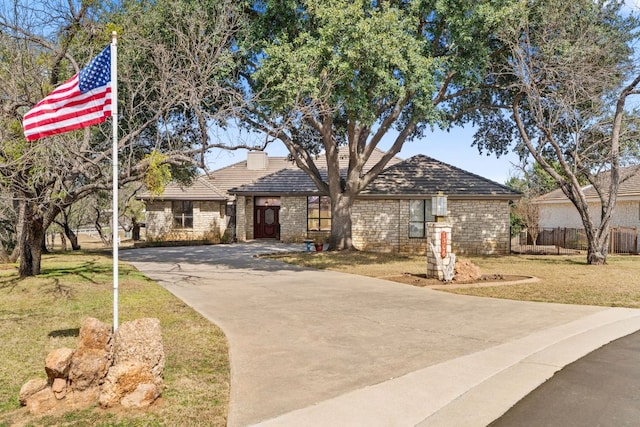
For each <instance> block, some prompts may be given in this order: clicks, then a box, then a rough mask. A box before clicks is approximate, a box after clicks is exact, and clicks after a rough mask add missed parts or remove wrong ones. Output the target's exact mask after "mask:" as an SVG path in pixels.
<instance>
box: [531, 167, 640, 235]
mask: <svg viewBox="0 0 640 427" xmlns="http://www.w3.org/2000/svg"><path fill="white" fill-rule="evenodd" d="M621 176H622V178H623V181H622V182H621V184H620V187H619V189H618V198H617V202H616V208H615V210H614V213H613V216H612V218H611V225H612V226H613V227H630V228H633V227H640V170H638V167H629V168H622V170H621ZM602 179H604V180H608V174H603V176H602ZM605 182H606V181H605ZM605 188H606V187H605ZM582 191H583V192H584V194H585V196H586V198H587V201H588V203H589V212H590V214H591V218H593V220H594V222H595V223H596V224H599V223H600V206H601V205H600V198H599V197H598V194H597V193H596V190H595V189H594V188H593V186H592V185H591V184H589V185H585V186H584V187H583V188H582ZM534 203H535V204H536V205H537V206H538V209H539V211H540V223H539V226H540V228H583V225H582V221H581V220H580V215H579V214H578V210H577V209H576V207H575V206H574V205H573V203H571V201H569V199H567V197H566V196H565V195H564V193H563V192H562V190H560V189H557V190H553V191H551V192H549V193H547V194H545V195H542V196H540V197H538V198H536V199H535V200H534Z"/></svg>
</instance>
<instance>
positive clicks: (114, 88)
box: [111, 31, 120, 332]
mask: <svg viewBox="0 0 640 427" xmlns="http://www.w3.org/2000/svg"><path fill="white" fill-rule="evenodd" d="M111 123H112V128H113V146H112V153H111V155H112V165H111V166H112V178H111V180H112V184H113V196H112V197H113V200H112V212H113V218H112V224H111V242H112V245H113V332H115V331H116V330H117V329H118V245H119V243H120V242H119V239H118V175H119V171H118V34H117V33H116V32H115V31H114V32H113V33H111Z"/></svg>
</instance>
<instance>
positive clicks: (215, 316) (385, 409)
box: [121, 243, 640, 427]
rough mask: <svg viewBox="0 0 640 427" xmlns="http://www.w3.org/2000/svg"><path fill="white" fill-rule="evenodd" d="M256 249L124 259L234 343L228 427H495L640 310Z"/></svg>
mask: <svg viewBox="0 0 640 427" xmlns="http://www.w3.org/2000/svg"><path fill="white" fill-rule="evenodd" d="M291 250H295V251H300V250H303V245H284V244H279V243H249V244H234V245H218V246H198V247H179V248H148V249H135V250H126V251H122V252H121V259H122V260H123V261H128V262H130V263H131V264H133V265H134V266H135V267H136V268H138V269H139V270H140V271H141V272H143V273H144V274H145V275H147V276H148V277H149V278H151V279H153V280H156V281H157V282H158V283H160V284H161V285H162V286H164V287H166V288H167V289H168V290H169V291H171V292H172V293H173V294H175V295H176V296H177V297H178V298H180V299H181V300H183V301H184V302H185V303H187V304H189V305H190V306H192V307H193V308H194V309H196V310H197V311H198V312H200V313H201V314H202V315H203V316H205V317H206V318H208V319H210V320H211V321H212V322H214V323H215V324H217V325H218V326H220V327H221V328H222V329H223V330H224V332H225V334H226V335H227V338H228V340H229V346H230V358H231V399H230V408H229V418H228V425H229V426H232V427H235V426H246V425H254V424H259V425H265V426H266V425H274V426H275V425H279V426H300V425H306V426H313V425H331V426H340V425H344V426H354V425H367V426H415V425H420V426H433V425H449V426H450V425H457V426H460V425H470V426H481V425H486V424H488V423H489V422H491V421H492V420H494V419H495V418H497V417H499V416H500V415H501V414H503V413H504V412H505V411H506V410H507V409H508V408H509V407H511V406H512V405H513V404H514V403H515V402H517V401H518V400H519V399H520V398H522V397H523V396H525V395H526V394H528V393H529V392H530V391H531V390H533V389H534V388H535V387H537V386H538V385H539V384H541V383H542V382H544V381H545V380H546V379H547V378H549V377H550V376H551V375H553V373H554V372H556V371H557V370H559V369H560V368H561V367H563V366H565V365H566V364H568V363H570V362H573V361H574V360H576V359H578V358H579V357H582V356H583V355H585V354H587V353H589V352H590V351H592V350H594V349H596V348H598V347H600V346H602V345H603V344H606V343H607V342H610V341H611V340H613V339H616V338H619V337H621V336H624V335H627V334H629V333H632V332H634V331H636V330H639V329H640V311H638V310H632V309H621V308H603V307H590V306H572V305H562V304H544V303H531V302H516V301H506V300H494V299H488V298H476V297H467V296H460V295H452V294H448V293H444V292H439V291H434V290H429V289H423V288H417V287H412V286H408V285H402V284H398V283H393V282H388V281H385V280H378V279H371V278H366V277H362V276H355V275H350V274H344V273H335V272H328V271H316V270H309V269H303V268H298V267H294V266H290V265H287V264H283V263H280V262H278V261H274V260H270V259H264V258H255V255H256V254H261V253H274V252H284V251H291Z"/></svg>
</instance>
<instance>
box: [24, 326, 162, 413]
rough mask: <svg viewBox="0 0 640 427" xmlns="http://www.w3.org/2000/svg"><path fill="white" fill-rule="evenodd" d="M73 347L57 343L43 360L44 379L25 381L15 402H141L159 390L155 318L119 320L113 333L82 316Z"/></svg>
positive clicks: (37, 409) (79, 405)
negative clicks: (119, 322) (82, 319)
mask: <svg viewBox="0 0 640 427" xmlns="http://www.w3.org/2000/svg"><path fill="white" fill-rule="evenodd" d="M78 341H79V342H78V347H77V348H76V350H72V349H69V348H59V349H56V350H53V351H51V352H50V353H49V354H48V355H47V358H46V360H45V371H46V374H47V379H34V380H30V381H28V382H27V383H26V384H24V385H23V386H22V388H21V389H20V395H19V399H20V403H21V404H22V405H26V406H27V409H28V410H29V411H30V412H31V413H33V414H37V415H41V414H47V413H50V412H53V411H54V410H61V411H65V410H76V409H84V408H88V407H90V406H92V405H95V404H96V403H99V404H100V405H101V406H102V407H105V408H110V407H113V406H116V405H121V406H122V407H124V408H143V407H146V406H149V405H151V404H152V403H153V402H154V401H155V400H156V399H157V398H158V397H159V396H160V393H161V390H162V376H163V373H164V363H165V356H164V348H163V345H162V333H161V330H160V321H159V320H158V319H149V318H147V319H139V320H136V321H133V322H127V323H123V324H122V325H121V326H120V328H119V329H118V331H117V333H116V334H115V335H114V334H112V333H111V327H110V326H109V325H106V324H104V323H102V322H100V321H99V320H97V319H93V318H89V319H86V320H85V322H84V324H83V325H82V328H80V334H79V337H78Z"/></svg>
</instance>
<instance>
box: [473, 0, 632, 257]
mask: <svg viewBox="0 0 640 427" xmlns="http://www.w3.org/2000/svg"><path fill="white" fill-rule="evenodd" d="M520 5H521V9H520V10H514V14H513V15H512V16H511V17H509V19H507V20H506V21H505V25H504V26H503V27H502V28H501V31H500V32H499V33H498V34H497V36H498V38H499V41H500V43H501V44H502V45H503V46H504V52H505V56H504V61H502V62H499V63H496V64H495V65H494V68H493V69H492V73H490V74H489V76H488V77H489V78H488V79H487V83H488V86H493V87H494V88H495V91H493V92H487V94H489V95H491V97H490V98H489V99H487V101H486V102H487V104H488V105H491V106H492V107H493V108H487V109H483V110H480V116H479V130H478V133H477V134H476V137H475V143H476V144H477V145H478V146H479V147H480V148H481V149H488V150H490V151H493V152H495V153H497V154H500V153H503V152H505V151H506V150H510V149H512V147H513V144H514V143H515V144H516V146H515V149H516V150H517V151H518V152H519V153H521V156H528V155H530V156H532V157H533V159H534V160H535V162H536V164H537V165H539V167H540V168H542V169H543V170H544V171H545V172H546V173H547V174H548V175H549V176H550V177H551V178H552V179H553V180H554V181H555V183H556V185H557V186H558V187H559V188H560V189H561V190H562V191H563V193H564V194H565V195H566V196H567V198H568V199H569V200H570V201H571V202H572V203H573V204H574V206H575V207H576V208H577V210H578V213H579V215H580V217H581V219H582V223H583V225H584V228H585V232H586V234H587V240H588V254H587V259H588V262H589V263H594V264H596V263H603V262H604V261H605V260H606V255H607V247H608V238H609V227H610V221H611V217H612V214H613V211H614V209H615V204H616V197H617V189H618V186H619V183H620V179H621V177H620V174H619V169H620V166H621V162H623V161H632V162H633V161H634V159H633V156H634V153H635V152H637V136H638V134H637V126H638V118H637V116H636V115H635V114H633V112H632V111H629V110H628V108H627V99H628V98H629V97H630V96H633V95H637V94H638V93H639V92H638V85H639V84H640V69H639V68H638V67H637V58H636V57H635V52H634V50H633V47H634V46H633V45H634V42H635V41H636V40H637V36H638V20H637V19H636V17H635V16H633V15H629V14H625V13H623V12H622V6H623V2H621V1H591V0H577V1H573V2H564V3H558V2H555V1H550V0H538V1H533V2H522V3H520ZM635 161H636V163H637V158H636V159H635ZM603 172H606V173H607V177H608V178H607V179H606V180H603V179H601V177H600V176H601V175H602V173H603ZM585 182H588V183H590V184H591V185H593V186H594V188H596V191H597V193H598V194H599V197H600V204H601V207H602V208H601V214H600V216H599V218H591V216H590V213H589V206H588V201H587V200H586V197H585V194H584V192H583V190H582V187H583V185H584V183H585Z"/></svg>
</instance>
